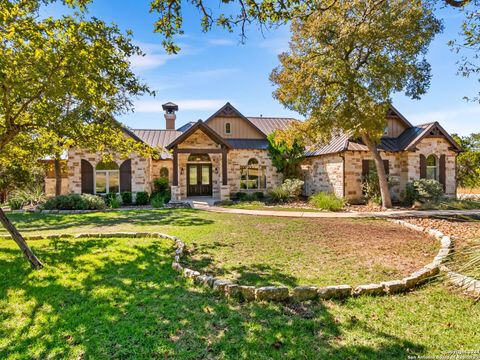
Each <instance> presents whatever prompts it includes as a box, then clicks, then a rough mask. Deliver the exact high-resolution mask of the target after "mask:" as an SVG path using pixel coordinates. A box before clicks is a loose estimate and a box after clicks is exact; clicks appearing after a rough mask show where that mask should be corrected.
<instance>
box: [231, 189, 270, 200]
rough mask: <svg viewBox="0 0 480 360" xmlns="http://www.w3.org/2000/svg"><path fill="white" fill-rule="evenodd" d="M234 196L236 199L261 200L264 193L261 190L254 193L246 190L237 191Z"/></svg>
mask: <svg viewBox="0 0 480 360" xmlns="http://www.w3.org/2000/svg"><path fill="white" fill-rule="evenodd" d="M235 198H236V199H237V200H238V201H241V202H243V201H258V200H262V199H264V198H265V194H264V193H263V192H261V191H256V192H254V193H246V192H242V191H239V192H237V193H236V194H235Z"/></svg>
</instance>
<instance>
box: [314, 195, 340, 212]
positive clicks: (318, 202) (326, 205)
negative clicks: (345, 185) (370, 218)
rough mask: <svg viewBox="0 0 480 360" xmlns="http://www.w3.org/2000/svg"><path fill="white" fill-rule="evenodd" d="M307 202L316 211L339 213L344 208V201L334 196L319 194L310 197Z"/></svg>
mask: <svg viewBox="0 0 480 360" xmlns="http://www.w3.org/2000/svg"><path fill="white" fill-rule="evenodd" d="M308 202H309V203H310V204H311V205H312V206H314V207H316V208H317V209H322V210H327V211H340V210H342V209H343V207H344V206H345V200H344V199H342V198H339V197H337V196H336V195H335V194H332V193H326V192H319V193H317V194H314V195H312V196H310V198H309V200H308Z"/></svg>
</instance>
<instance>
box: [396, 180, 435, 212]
mask: <svg viewBox="0 0 480 360" xmlns="http://www.w3.org/2000/svg"><path fill="white" fill-rule="evenodd" d="M442 197H443V186H442V184H440V183H439V182H438V181H437V180H433V179H419V180H415V181H413V182H411V183H408V184H407V186H406V187H405V191H404V192H402V202H403V203H404V204H405V205H408V206H410V205H412V204H413V203H414V202H416V201H419V202H421V203H427V202H429V203H437V202H439V201H440V200H441V199H442Z"/></svg>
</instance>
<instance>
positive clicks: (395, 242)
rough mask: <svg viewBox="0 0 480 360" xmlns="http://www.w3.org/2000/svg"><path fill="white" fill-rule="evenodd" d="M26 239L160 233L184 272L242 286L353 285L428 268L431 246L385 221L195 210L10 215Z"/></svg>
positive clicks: (435, 246)
mask: <svg viewBox="0 0 480 360" xmlns="http://www.w3.org/2000/svg"><path fill="white" fill-rule="evenodd" d="M10 216H11V218H12V219H14V220H15V222H16V223H17V224H18V226H19V228H20V229H21V230H22V231H25V232H26V233H28V232H32V233H72V232H88V231H92V230H95V231H103V232H108V231H161V232H165V233H168V234H171V235H175V236H178V237H180V238H181V239H183V240H184V241H185V242H186V244H187V251H188V256H187V257H185V262H186V265H187V266H189V267H192V268H194V269H197V270H199V271H200V270H202V271H204V272H207V273H210V274H213V275H215V276H219V277H221V278H224V279H234V280H236V281H238V282H239V283H241V284H245V285H288V286H296V285H303V284H312V285H332V284H337V283H348V284H352V285H354V284H360V283H365V282H367V283H369V282H373V281H384V280H390V279H393V278H399V277H400V278H401V277H403V276H406V275H408V274H410V273H411V272H413V271H414V270H416V269H418V268H420V267H422V266H423V265H425V264H427V263H428V262H430V261H431V260H432V259H433V257H434V256H435V253H436V251H437V250H438V244H437V242H436V241H434V240H432V239H429V238H426V237H425V236H424V235H421V234H418V233H417V232H414V231H412V230H408V229H405V228H402V227H400V226H399V225H396V224H392V223H390V222H387V221H385V220H371V219H363V218H362V219H308V218H295V219H288V220H285V219H283V218H279V217H272V218H270V217H258V216H245V215H235V214H219V213H210V212H202V211H197V210H149V211H138V210H137V211H126V212H107V213H91V214H68V215H60V214H11V215H10Z"/></svg>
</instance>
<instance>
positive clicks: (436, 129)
mask: <svg viewBox="0 0 480 360" xmlns="http://www.w3.org/2000/svg"><path fill="white" fill-rule="evenodd" d="M432 133H436V134H438V135H437V136H443V137H445V138H446V139H447V140H448V142H449V143H450V144H451V145H452V147H451V150H452V151H455V152H463V149H462V147H461V146H460V145H459V144H458V143H457V142H456V141H455V140H454V139H453V138H452V137H451V136H450V134H449V133H448V132H447V131H446V130H445V129H444V128H443V127H442V126H441V125H440V124H439V123H438V122H437V121H435V122H433V123H431V124H429V125H428V126H426V127H425V129H424V130H423V131H422V132H421V133H420V134H418V136H417V137H416V138H415V139H413V140H412V142H411V143H410V144H408V145H407V146H406V148H405V150H408V151H413V150H415V146H416V145H417V144H418V143H419V142H420V141H421V140H422V139H423V138H425V137H428V136H435V135H432Z"/></svg>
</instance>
